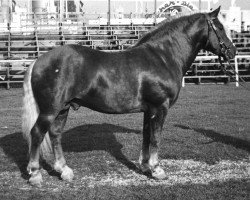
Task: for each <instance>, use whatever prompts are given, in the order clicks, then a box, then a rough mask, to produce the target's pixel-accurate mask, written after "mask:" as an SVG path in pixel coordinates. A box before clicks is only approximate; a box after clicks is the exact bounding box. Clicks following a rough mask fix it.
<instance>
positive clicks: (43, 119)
mask: <svg viewBox="0 0 250 200" xmlns="http://www.w3.org/2000/svg"><path fill="white" fill-rule="evenodd" d="M53 120H54V115H45V114H39V116H38V118H37V121H36V123H35V124H34V126H33V128H32V129H31V133H30V134H31V141H30V157H29V164H28V166H27V170H28V173H29V174H30V179H29V182H30V184H31V185H34V186H38V187H39V186H41V182H42V175H41V173H40V170H39V169H40V165H39V157H40V145H41V143H42V141H43V139H44V136H45V133H46V132H47V131H48V129H49V127H50V125H51V123H52V122H53Z"/></svg>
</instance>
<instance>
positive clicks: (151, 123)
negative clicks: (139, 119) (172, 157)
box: [139, 105, 168, 179]
mask: <svg viewBox="0 0 250 200" xmlns="http://www.w3.org/2000/svg"><path fill="white" fill-rule="evenodd" d="M167 109H168V105H162V106H160V107H158V108H150V109H149V110H148V111H147V112H145V113H144V123H143V143H142V151H141V155H140V158H139V163H140V167H141V170H142V172H143V173H150V175H152V177H154V178H156V179H164V178H166V174H165V172H164V170H163V169H162V168H161V167H160V166H159V158H158V149H159V145H160V139H161V132H162V127H163V123H164V121H165V117H166V115H167Z"/></svg>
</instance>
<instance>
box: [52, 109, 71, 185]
mask: <svg viewBox="0 0 250 200" xmlns="http://www.w3.org/2000/svg"><path fill="white" fill-rule="evenodd" d="M68 112H69V108H67V109H65V110H62V111H61V112H60V113H59V114H58V116H57V117H56V119H55V121H54V122H53V124H52V125H51V127H50V130H49V134H50V138H51V141H52V147H53V150H54V155H55V164H54V169H55V170H56V171H57V172H59V173H61V178H62V179H63V180H66V181H72V179H73V177H74V174H73V171H72V169H70V168H69V167H68V166H67V165H66V161H65V158H64V155H63V150H62V145H61V138H62V131H63V128H64V126H65V123H66V120H67V116H68Z"/></svg>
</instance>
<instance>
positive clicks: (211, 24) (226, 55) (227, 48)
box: [207, 18, 232, 61]
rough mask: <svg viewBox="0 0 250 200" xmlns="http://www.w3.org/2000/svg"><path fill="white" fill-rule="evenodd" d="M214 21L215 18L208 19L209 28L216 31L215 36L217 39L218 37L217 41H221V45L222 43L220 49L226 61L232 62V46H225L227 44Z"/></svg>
mask: <svg viewBox="0 0 250 200" xmlns="http://www.w3.org/2000/svg"><path fill="white" fill-rule="evenodd" d="M214 20H215V18H211V19H207V22H208V26H209V27H210V28H211V30H213V31H214V33H215V35H216V37H217V39H218V41H219V43H220V48H221V52H222V54H223V57H224V59H225V60H226V61H229V60H230V57H232V53H231V51H230V47H231V45H230V46H227V45H226V44H225V42H224V41H223V39H222V37H221V35H220V34H219V32H218V29H217V27H216V26H215V24H214ZM208 32H209V30H208ZM208 41H209V39H208Z"/></svg>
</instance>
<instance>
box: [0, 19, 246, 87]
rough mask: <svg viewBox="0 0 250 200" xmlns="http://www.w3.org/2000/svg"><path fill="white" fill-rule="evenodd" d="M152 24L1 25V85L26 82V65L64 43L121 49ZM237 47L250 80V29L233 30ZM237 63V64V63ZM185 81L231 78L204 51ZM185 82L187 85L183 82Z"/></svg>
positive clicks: (240, 64) (226, 80) (242, 68)
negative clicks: (241, 31)
mask: <svg viewBox="0 0 250 200" xmlns="http://www.w3.org/2000/svg"><path fill="white" fill-rule="evenodd" d="M151 28H153V25H133V24H130V25H110V26H107V25H88V26H86V25H84V24H81V23H76V22H72V23H68V22H64V23H54V24H52V25H51V24H40V25H38V24H27V23H26V24H25V25H23V26H21V27H19V28H18V29H17V28H15V27H14V26H13V25H9V24H8V25H0V84H3V83H4V84H6V85H7V88H10V84H11V83H16V82H18V83H20V82H22V81H23V74H24V71H25V70H26V68H27V66H28V65H29V64H30V63H31V62H32V61H33V60H34V59H36V58H38V57H39V56H40V55H42V54H44V53H45V52H47V51H49V50H51V49H53V48H55V47H58V46H61V45H65V44H79V45H83V46H87V47H90V48H93V49H99V50H104V51H120V50H125V49H127V48H128V47H130V46H132V45H133V44H135V43H136V41H137V40H138V39H139V38H140V37H141V36H142V35H143V34H144V33H146V32H147V31H149V30H150V29H151ZM232 38H233V42H234V44H235V45H236V47H237V49H238V54H237V56H236V58H235V59H234V60H233V61H232V63H233V64H237V66H238V72H239V74H240V76H241V77H242V78H243V79H244V80H246V81H249V80H250V32H247V33H246V32H244V33H233V34H232ZM235 62H236V63H235ZM183 81H184V83H197V84H200V83H206V82H209V83H211V82H214V83H223V82H224V83H229V82H230V81H234V80H230V77H228V76H227V75H225V74H224V72H223V71H221V69H220V67H219V62H218V59H217V57H216V56H213V55H212V54H210V53H208V52H204V51H201V52H200V53H199V56H198V57H197V59H196V60H195V62H194V63H193V65H192V67H191V69H190V70H189V71H188V72H187V74H186V76H185V77H184V79H183ZM183 85H184V84H183Z"/></svg>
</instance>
